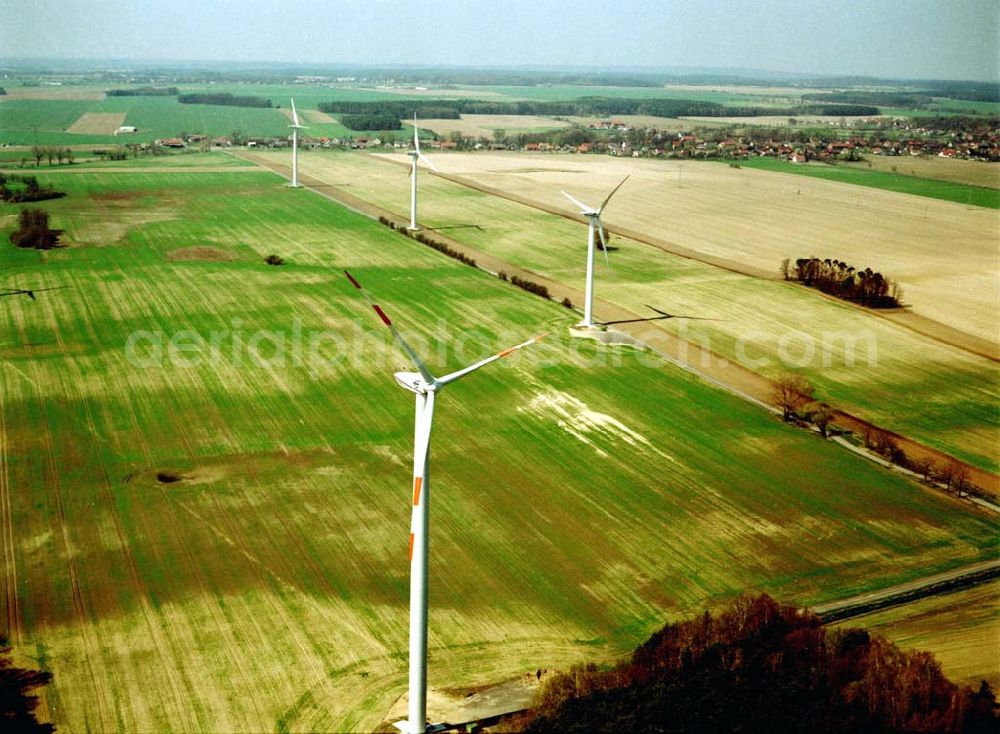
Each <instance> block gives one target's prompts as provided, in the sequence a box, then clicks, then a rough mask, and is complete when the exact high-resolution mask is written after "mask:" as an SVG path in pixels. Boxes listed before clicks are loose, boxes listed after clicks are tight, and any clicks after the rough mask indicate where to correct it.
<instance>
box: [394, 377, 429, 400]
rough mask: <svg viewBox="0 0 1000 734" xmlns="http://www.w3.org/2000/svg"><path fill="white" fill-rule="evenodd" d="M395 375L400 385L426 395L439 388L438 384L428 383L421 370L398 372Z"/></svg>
mask: <svg viewBox="0 0 1000 734" xmlns="http://www.w3.org/2000/svg"><path fill="white" fill-rule="evenodd" d="M393 376H394V377H395V378H396V382H398V383H399V386H400V387H402V388H405V389H406V390H409V391H410V392H414V393H417V394H418V395H426V394H427V393H429V392H433V391H435V390H437V385H428V384H427V382H425V381H424V378H423V375H421V374H420V373H419V372H397V373H396V374H395V375H393Z"/></svg>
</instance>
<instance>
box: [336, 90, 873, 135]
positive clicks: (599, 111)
mask: <svg viewBox="0 0 1000 734" xmlns="http://www.w3.org/2000/svg"><path fill="white" fill-rule="evenodd" d="M317 108H318V109H319V110H320V111H321V112H326V113H327V114H349V115H379V116H384V117H387V118H395V119H397V120H398V119H405V118H412V117H413V115H414V114H416V116H417V118H423V119H432V115H433V116H434V117H435V118H445V119H457V118H458V117H459V116H460V115H541V116H549V117H551V116H580V117H586V116H591V115H598V116H602V115H650V116H653V117H762V116H774V115H778V116H794V115H822V116H859V115H860V116H870V117H875V116H877V115H878V114H879V108H878V107H874V106H871V105H858V104H806V105H798V106H795V107H786V108H776V107H737V106H727V105H722V104H719V103H718V102H704V101H697V100H686V99H631V98H627V97H622V98H615V97H580V98H579V99H575V100H569V101H556V102H554V101H544V100H522V101H516V102H513V101H511V102H505V101H494V100H477V99H457V100H447V99H427V100H419V99H418V100H412V99H408V100H380V101H376V102H358V101H349V100H339V101H333V102H321V103H319V104H318V105H317ZM428 113H430V114H428ZM369 129H374V128H369Z"/></svg>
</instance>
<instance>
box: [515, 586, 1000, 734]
mask: <svg viewBox="0 0 1000 734" xmlns="http://www.w3.org/2000/svg"><path fill="white" fill-rule="evenodd" d="M998 724H1000V721H998V716H997V703H996V696H995V695H994V692H993V690H992V689H991V688H990V686H989V684H988V683H987V682H986V681H983V682H982V683H981V684H980V686H979V687H978V690H973V689H972V688H969V687H959V686H957V685H955V684H954V683H952V682H951V681H949V680H948V679H947V678H946V677H945V676H944V674H943V673H942V672H941V666H940V664H939V663H938V662H937V661H936V660H935V659H934V656H933V655H932V654H930V653H927V652H920V651H912V652H904V651H902V650H900V649H899V648H898V647H896V646H895V645H894V644H893V643H892V642H890V641H889V640H887V639H885V638H883V637H878V636H873V635H871V634H870V633H869V632H868V631H866V630H864V629H836V630H834V629H828V628H827V627H825V626H824V625H823V622H822V620H820V618H819V617H817V616H816V615H815V614H812V613H811V612H809V611H807V610H804V609H799V608H796V607H793V606H785V605H780V604H778V603H777V602H776V601H775V600H774V599H772V598H771V597H769V596H768V595H766V594H763V595H760V596H757V597H751V596H742V597H739V598H738V599H736V600H735V601H734V602H733V603H732V604H730V605H729V607H728V608H726V609H724V610H723V611H722V612H721V613H718V614H711V613H710V612H708V611H706V612H705V613H704V614H702V615H701V616H699V617H695V618H693V619H690V620H687V621H683V622H678V623H675V624H667V625H665V626H664V627H663V628H662V629H660V630H659V631H658V632H656V633H655V634H653V635H652V636H651V637H650V638H649V639H648V640H647V641H646V642H645V643H643V644H642V645H640V646H639V647H638V648H636V650H635V651H634V652H633V653H632V656H631V658H630V659H628V660H626V661H624V662H621V663H618V664H617V665H615V666H613V667H612V668H610V669H601V668H598V666H597V665H595V664H589V665H577V666H575V667H573V668H571V669H570V670H569V671H568V672H564V673H556V674H554V675H552V676H551V677H549V678H548V679H546V680H545V681H543V683H542V685H541V687H540V689H539V692H538V693H537V694H536V698H535V706H534V708H533V710H532V711H530V712H529V713H528V714H527V715H525V716H523V717H522V718H521V720H520V721H516V722H514V726H515V727H516V728H518V729H519V730H521V731H524V732H532V733H538V734H541V733H542V732H552V731H559V732H567V733H574V732H579V733H580V734H582V733H583V732H588V733H589V732H638V731H669V732H708V731H712V732H751V731H770V732H810V733H811V734H827V733H829V734H833V733H834V732H845V731H855V732H858V731H863V732H903V731H907V732H916V731H947V732H992V731H996V730H997V726H998Z"/></svg>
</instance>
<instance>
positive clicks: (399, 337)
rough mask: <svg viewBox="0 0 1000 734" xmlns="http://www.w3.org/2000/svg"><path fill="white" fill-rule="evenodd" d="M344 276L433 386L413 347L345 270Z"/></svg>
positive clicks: (428, 371) (425, 366)
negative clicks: (359, 292)
mask: <svg viewBox="0 0 1000 734" xmlns="http://www.w3.org/2000/svg"><path fill="white" fill-rule="evenodd" d="M344 275H346V276H347V279H348V280H349V281H351V285H353V286H354V287H355V288H357V289H358V290H359V291H361V295H362V296H364V298H365V300H366V301H368V305H370V306H371V307H372V308H373V309H374V310H375V313H377V314H378V317H379V318H380V319H382V323H383V324H385V325H386V326H388V327H389V331H390V332H392V338H393V339H395V340H396V343H397V344H399V346H401V347H402V348H403V351H404V352H406V354H407V355H408V356H409V357H410V360H411V361H412V362H413V364H414V366H415V367H416V368H417V371H418V372H420V376H421V377H423V378H424V381H425V382H427V384H428V385H431V384H433V383H434V375H432V374H431V372H430V370H428V369H427V365H425V364H424V361H423V360H422V359H420V356H419V355H418V354H417V353H416V352H415V351H413V347H411V346H410V345H409V344H407V343H406V340H405V339H404V338H403V335H402V334H400V333H399V329H397V328H396V327H395V326H393V325H392V321H390V320H389V317H388V316H387V315H386V313H385V311H383V310H382V307H381V306H379V305H378V304H377V303H375V300H374V299H373V298H372V297H371V296H370V295H369V294H368V291H366V290H365V289H364V288H362V287H361V284H360V283H359V282H358V281H357V280H356V279H355V277H354V276H353V275H351V274H350V273H349V272H347V271H346V270H345V271H344Z"/></svg>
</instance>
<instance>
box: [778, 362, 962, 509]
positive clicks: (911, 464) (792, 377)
mask: <svg viewBox="0 0 1000 734" xmlns="http://www.w3.org/2000/svg"><path fill="white" fill-rule="evenodd" d="M771 401H772V403H773V404H774V405H776V406H777V407H778V408H780V409H781V417H782V418H783V419H784V420H785V421H786V422H793V421H801V422H802V423H811V424H812V425H814V426H816V428H817V429H818V430H819V432H820V433H821V434H822V435H823V438H827V437H828V436H829V435H830V431H831V425H832V423H833V419H834V410H833V408H831V407H830V406H829V405H827V404H826V403H824V402H822V401H818V400H816V397H815V389H814V388H813V386H812V384H811V383H810V382H809V381H808V380H807V379H806V378H805V377H803V376H802V375H796V374H788V375H782V376H781V377H779V378H778V379H776V380H775V381H774V382H773V383H772V384H771ZM864 442H865V448H866V449H868V450H869V451H871V452H873V453H875V454H878V455H879V456H881V457H882V458H884V459H885V460H886V461H889V462H891V463H893V464H895V465H896V466H899V467H902V468H903V469H908V470H910V471H912V472H914V473H916V474H918V475H920V477H921V478H922V479H923V480H924V481H925V482H927V483H929V484H932V483H940V484H943V485H944V487H945V489H946V490H947V491H948V492H958V493H962V492H967V493H970V494H977V493H978V492H979V490H977V489H976V488H975V487H974V486H973V485H972V484H971V482H970V477H969V468H968V467H967V466H966V465H964V464H962V463H960V462H958V461H955V460H953V459H952V460H948V461H946V462H943V463H938V462H936V461H934V460H933V459H931V458H930V457H928V456H919V457H915V458H913V457H910V456H908V455H907V453H906V451H904V450H903V448H902V447H901V446H900V445H899V442H898V440H897V437H896V436H895V435H893V434H891V433H889V432H888V431H884V430H882V429H880V428H876V427H875V426H868V427H867V428H866V429H865V432H864Z"/></svg>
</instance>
